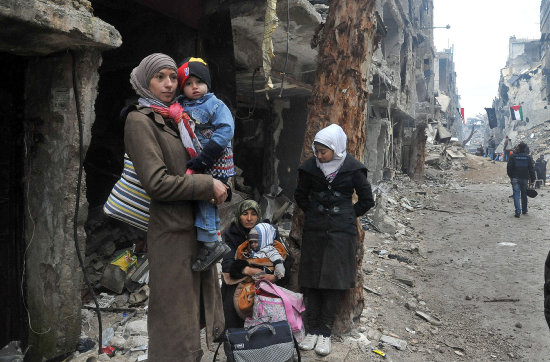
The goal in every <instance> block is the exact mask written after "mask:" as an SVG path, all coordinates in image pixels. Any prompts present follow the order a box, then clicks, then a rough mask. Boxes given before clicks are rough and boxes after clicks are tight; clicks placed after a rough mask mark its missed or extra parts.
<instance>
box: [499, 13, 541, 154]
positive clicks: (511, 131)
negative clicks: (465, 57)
mask: <svg viewBox="0 0 550 362" xmlns="http://www.w3.org/2000/svg"><path fill="white" fill-rule="evenodd" d="M541 9H542V8H541ZM508 44H509V53H508V59H507V61H506V66H505V67H504V68H503V69H502V70H501V76H500V81H499V88H498V97H497V98H496V99H495V100H494V101H493V108H494V109H495V112H496V116H497V129H495V130H494V131H491V132H492V133H494V134H495V135H496V136H497V139H498V140H500V139H504V138H505V136H509V137H510V139H511V140H512V142H513V144H517V143H519V142H520V141H526V142H527V143H528V144H530V148H531V151H533V152H540V151H542V150H539V149H538V148H539V147H535V146H536V143H537V142H535V140H534V135H533V136H531V134H532V133H533V132H532V130H536V129H539V128H540V127H541V126H543V125H544V123H546V122H548V121H550V109H549V108H548V105H549V101H548V95H547V77H546V76H545V71H544V66H543V47H542V41H541V40H540V39H534V40H532V39H517V38H516V37H514V36H512V37H510V39H509V43H508ZM518 106H521V112H519V111H518V112H517V113H516V114H514V111H513V110H512V108H511V107H516V108H517V107H518ZM529 139H530V140H529ZM503 142H504V141H503V140H502V141H501V142H500V145H499V146H498V147H497V149H496V151H497V153H501V152H503ZM547 151H548V150H545V152H547Z"/></svg>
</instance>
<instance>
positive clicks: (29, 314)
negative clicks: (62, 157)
mask: <svg viewBox="0 0 550 362" xmlns="http://www.w3.org/2000/svg"><path fill="white" fill-rule="evenodd" d="M23 144H24V145H25V159H29V158H28V157H27V156H28V149H27V138H26V137H23ZM28 162H29V169H28V175H29V176H28V177H29V178H30V175H31V161H30V159H29V161H28ZM29 186H30V182H29V180H27V190H26V195H25V200H27V212H28V214H29V220H30V221H31V223H32V232H31V238H30V240H29V243H28V244H27V247H26V248H25V252H24V253H23V271H22V273H21V299H22V300H23V307H24V308H25V311H26V312H27V320H28V321H29V329H30V330H31V332H33V333H34V334H38V335H42V334H46V333H49V332H50V331H51V330H52V327H48V329H47V330H45V331H44V332H37V331H35V330H34V328H33V327H32V322H31V313H30V312H29V309H28V308H27V302H26V301H25V290H24V288H23V286H24V285H25V269H26V266H27V251H29V248H30V247H31V244H32V242H33V241H34V229H35V228H36V224H35V223H34V219H33V217H32V214H31V208H30V205H29Z"/></svg>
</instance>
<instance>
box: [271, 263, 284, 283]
mask: <svg viewBox="0 0 550 362" xmlns="http://www.w3.org/2000/svg"><path fill="white" fill-rule="evenodd" d="M273 274H275V276H276V277H277V279H281V278H284V277H285V266H284V265H283V263H279V264H277V265H275V272H274V273H273Z"/></svg>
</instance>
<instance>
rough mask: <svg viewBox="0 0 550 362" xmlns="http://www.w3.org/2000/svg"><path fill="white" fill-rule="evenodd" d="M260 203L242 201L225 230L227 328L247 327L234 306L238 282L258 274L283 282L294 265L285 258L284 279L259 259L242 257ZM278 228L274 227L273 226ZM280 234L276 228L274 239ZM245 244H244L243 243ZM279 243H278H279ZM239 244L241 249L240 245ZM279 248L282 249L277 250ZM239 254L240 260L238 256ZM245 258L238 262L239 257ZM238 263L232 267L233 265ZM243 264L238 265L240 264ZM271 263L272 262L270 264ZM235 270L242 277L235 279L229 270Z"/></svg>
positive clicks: (223, 298)
mask: <svg viewBox="0 0 550 362" xmlns="http://www.w3.org/2000/svg"><path fill="white" fill-rule="evenodd" d="M260 215H261V211H260V206H259V205H258V203H257V202H256V201H254V200H243V201H242V202H241V203H240V204H239V205H238V207H237V210H235V216H234V219H233V221H232V222H231V224H230V225H229V227H228V228H227V229H226V230H225V231H224V235H223V238H224V241H225V243H226V244H227V245H228V246H229V247H230V248H231V251H230V252H228V253H227V254H225V256H224V257H223V260H222V276H223V280H222V286H221V291H222V300H223V313H224V315H225V328H226V329H227V328H242V327H243V326H244V318H243V317H242V315H240V314H239V313H238V312H237V310H236V309H235V305H234V295H235V291H236V290H237V286H238V285H239V283H240V282H241V281H242V280H244V279H245V278H247V277H252V276H255V275H258V277H259V278H263V279H266V280H269V281H270V282H273V283H276V284H279V285H284V283H285V282H286V281H287V280H288V277H289V275H288V274H289V273H288V271H289V270H290V267H291V265H292V259H291V258H290V257H289V256H287V257H286V259H285V261H284V268H285V269H286V270H287V272H286V273H285V274H286V276H285V277H284V278H282V279H281V280H278V279H277V277H276V276H275V274H271V273H265V274H260V273H262V272H266V270H265V269H264V268H263V266H262V265H260V264H259V263H258V261H256V262H255V263H252V262H251V263H248V262H246V261H244V260H243V259H246V256H243V255H242V253H243V252H246V249H247V244H248V243H245V242H247V241H248V238H249V232H250V230H252V229H253V228H254V226H256V225H257V224H258V222H259V220H260ZM274 229H275V228H274ZM278 238H279V234H278V232H277V230H276V229H275V237H274V239H278ZM243 243H245V244H243ZM277 243H278V242H277ZM281 246H282V244H281ZM239 247H240V248H239ZM277 250H279V249H277ZM283 251H284V253H285V254H286V250H285V249H284V247H283ZM236 256H237V259H236ZM239 259H240V260H242V261H237V262H236V260H239ZM235 262H236V265H235V266H233V264H235ZM239 263H241V265H240V266H239V265H238V264H239ZM271 264H272V263H271ZM231 271H233V274H234V276H236V277H239V276H241V277H242V278H232V277H231V275H230V272H231ZM237 271H240V274H241V275H235V273H236V272H237Z"/></svg>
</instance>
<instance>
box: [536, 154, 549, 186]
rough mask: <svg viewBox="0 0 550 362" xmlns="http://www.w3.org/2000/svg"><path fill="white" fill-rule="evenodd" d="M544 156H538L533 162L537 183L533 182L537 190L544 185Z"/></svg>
mask: <svg viewBox="0 0 550 362" xmlns="http://www.w3.org/2000/svg"><path fill="white" fill-rule="evenodd" d="M547 162H548V161H545V160H544V155H540V156H539V158H537V160H536V161H535V172H536V173H537V181H536V182H535V188H537V189H538V188H539V187H540V185H543V186H544V185H545V184H546V181H545V180H546V163H547Z"/></svg>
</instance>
